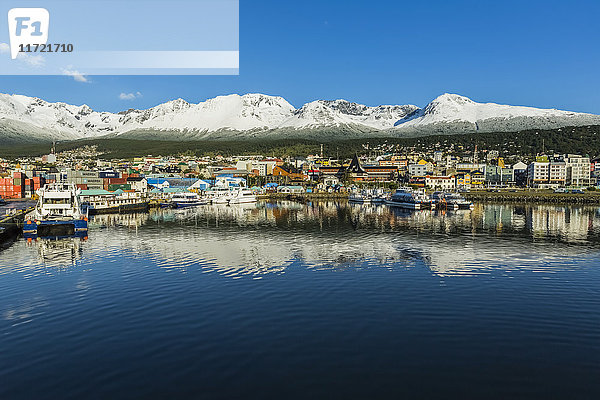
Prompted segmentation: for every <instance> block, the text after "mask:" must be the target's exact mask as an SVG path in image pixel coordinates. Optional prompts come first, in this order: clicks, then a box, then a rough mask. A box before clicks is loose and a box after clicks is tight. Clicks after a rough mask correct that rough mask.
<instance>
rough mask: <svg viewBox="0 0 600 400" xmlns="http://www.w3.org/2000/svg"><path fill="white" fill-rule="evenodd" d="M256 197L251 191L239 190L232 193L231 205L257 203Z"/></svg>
mask: <svg viewBox="0 0 600 400" xmlns="http://www.w3.org/2000/svg"><path fill="white" fill-rule="evenodd" d="M256 201H257V200H256V196H255V195H254V193H253V192H252V191H251V190H249V189H241V188H240V189H238V190H234V191H232V192H231V196H230V197H229V204H244V203H256Z"/></svg>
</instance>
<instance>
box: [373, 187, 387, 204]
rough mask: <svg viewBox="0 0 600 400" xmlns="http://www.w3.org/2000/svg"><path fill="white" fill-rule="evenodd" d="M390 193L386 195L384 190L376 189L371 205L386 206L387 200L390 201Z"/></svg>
mask: <svg viewBox="0 0 600 400" xmlns="http://www.w3.org/2000/svg"><path fill="white" fill-rule="evenodd" d="M389 197H390V196H389V193H386V192H385V190H383V189H381V188H380V189H375V190H374V191H373V197H372V199H371V203H373V204H384V203H385V201H386V200H387V199H389Z"/></svg>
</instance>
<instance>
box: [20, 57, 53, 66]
mask: <svg viewBox="0 0 600 400" xmlns="http://www.w3.org/2000/svg"><path fill="white" fill-rule="evenodd" d="M18 58H19V59H22V60H23V61H24V62H26V63H27V64H29V65H30V66H32V67H43V66H44V64H46V60H45V59H44V57H43V56H42V55H40V54H36V55H34V56H32V55H29V54H26V55H24V56H23V57H18Z"/></svg>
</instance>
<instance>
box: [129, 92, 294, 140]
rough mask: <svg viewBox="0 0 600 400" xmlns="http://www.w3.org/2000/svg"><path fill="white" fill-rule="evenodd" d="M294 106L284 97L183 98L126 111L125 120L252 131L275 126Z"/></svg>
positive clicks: (157, 125)
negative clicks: (195, 101) (196, 101)
mask: <svg viewBox="0 0 600 400" xmlns="http://www.w3.org/2000/svg"><path fill="white" fill-rule="evenodd" d="M294 110H295V109H294V107H293V106H292V105H291V104H290V103H288V102H287V101H286V100H285V99H283V98H281V97H273V96H265V95H262V94H246V95H244V96H239V95H237V94H233V95H229V96H219V97H216V98H214V99H209V100H207V101H205V102H202V103H200V104H189V103H187V102H185V101H184V100H181V99H179V100H175V101H172V102H168V103H165V104H161V105H159V106H156V107H154V108H151V109H148V110H145V111H137V110H133V111H130V112H127V113H126V114H125V118H123V120H122V123H123V124H124V125H125V126H127V127H128V128H131V127H135V128H142V129H157V130H192V131H201V132H202V131H207V132H211V131H218V130H221V129H226V130H235V131H248V130H253V129H260V128H262V129H271V128H274V127H276V126H277V125H278V124H279V123H280V122H281V121H282V120H284V119H285V118H288V117H289V116H290V115H291V114H292V112H293V111H294Z"/></svg>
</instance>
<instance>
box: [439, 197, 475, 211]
mask: <svg viewBox="0 0 600 400" xmlns="http://www.w3.org/2000/svg"><path fill="white" fill-rule="evenodd" d="M444 198H445V200H446V203H448V204H449V205H451V206H452V208H454V209H455V210H456V209H458V210H472V209H473V208H474V205H473V203H472V202H470V201H469V200H467V199H465V198H464V197H463V196H461V195H460V194H458V193H447V194H446V195H445V196H444Z"/></svg>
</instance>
